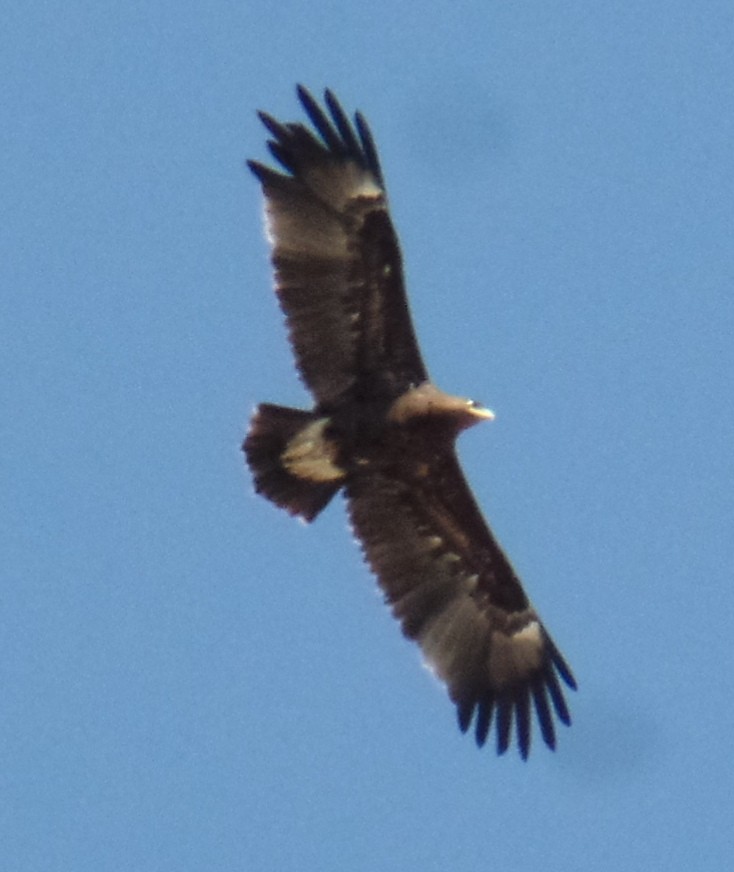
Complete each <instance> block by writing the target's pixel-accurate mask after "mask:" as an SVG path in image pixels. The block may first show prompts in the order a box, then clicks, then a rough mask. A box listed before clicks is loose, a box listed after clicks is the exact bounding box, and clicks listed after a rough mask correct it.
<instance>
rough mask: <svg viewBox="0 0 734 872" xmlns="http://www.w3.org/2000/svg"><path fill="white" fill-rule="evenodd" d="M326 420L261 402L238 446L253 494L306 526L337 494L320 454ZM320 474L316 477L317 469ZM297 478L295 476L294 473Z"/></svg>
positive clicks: (337, 480) (333, 475)
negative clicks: (240, 447)
mask: <svg viewBox="0 0 734 872" xmlns="http://www.w3.org/2000/svg"><path fill="white" fill-rule="evenodd" d="M325 423H327V422H326V419H323V418H322V419H320V418H319V417H318V416H317V415H315V414H314V413H313V412H304V411H302V410H301V409H289V408H286V407H285V406H275V405H272V404H271V403H263V404H262V405H260V406H258V407H257V409H256V410H255V414H254V415H253V416H252V421H251V422H250V429H249V431H248V433H247V438H246V439H245V441H244V443H243V444H242V450H243V451H244V452H245V457H246V458H247V464H248V466H249V467H250V469H251V471H252V474H253V477H254V479H255V490H256V491H257V492H258V493H259V494H262V495H263V496H265V497H267V498H268V499H269V500H271V501H272V502H274V503H275V504H276V505H277V506H280V507H281V508H282V509H285V510H286V511H287V512H288V513H289V514H291V515H297V516H300V517H301V518H303V519H304V520H306V521H312V520H313V519H314V518H315V517H316V515H318V514H319V512H320V511H321V510H322V509H323V508H324V507H325V506H326V504H327V503H328V502H329V500H330V499H331V498H332V497H333V496H334V494H335V493H336V492H337V491H338V490H339V488H340V487H341V485H342V479H341V477H340V476H339V475H338V472H339V471H338V470H336V468H335V467H333V466H330V465H329V457H328V451H327V452H325V453H326V457H325V459H322V458H321V455H320V451H321V449H322V447H323V449H326V448H327V445H326V443H325V442H324V441H323V436H322V433H323V427H324V424H325ZM322 468H323V469H325V470H326V474H323V473H322V474H321V475H319V474H318V472H319V471H320V470H321V469H322ZM299 473H300V474H299Z"/></svg>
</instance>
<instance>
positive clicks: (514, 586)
mask: <svg viewBox="0 0 734 872" xmlns="http://www.w3.org/2000/svg"><path fill="white" fill-rule="evenodd" d="M298 97H299V98H300V101H301V104H302V105H303V108H304V109H305V111H306V114H307V115H308V117H309V119H310V121H311V124H312V125H313V128H312V129H310V128H309V127H307V126H305V125H304V124H300V123H281V122H279V121H276V120H275V119H274V118H272V117H271V116H270V115H267V114H265V113H263V112H261V113H259V116H260V119H261V121H262V123H263V124H264V125H265V127H266V128H267V130H268V132H269V133H270V135H271V136H272V139H271V140H270V141H269V142H268V147H269V149H270V152H271V153H272V155H273V157H274V158H275V160H276V161H277V162H278V163H279V164H280V165H281V168H282V169H279V171H276V170H274V169H272V168H270V167H267V166H264V165H263V164H261V163H258V162H256V161H249V162H248V165H249V167H250V169H251V170H252V172H253V173H254V174H255V176H256V177H257V178H258V179H259V181H260V183H261V185H262V188H263V193H264V196H265V210H266V219H267V231H268V238H269V240H270V243H271V245H272V263H273V267H274V271H275V290H276V293H277V296H278V300H279V301H280V305H281V307H282V309H283V312H284V313H285V318H286V323H287V326H288V331H289V336H290V342H291V345H292V347H293V352H294V355H295V358H296V364H297V366H298V370H299V371H300V375H301V377H302V379H303V382H304V383H305V385H306V387H307V388H308V389H309V390H310V392H311V394H312V395H313V398H314V408H313V410H311V411H302V410H298V409H290V408H285V407H283V406H276V405H271V404H267V403H265V404H262V405H260V406H258V408H257V409H256V410H255V413H254V415H253V418H252V421H251V425H250V429H249V432H248V435H247V438H246V439H245V442H244V444H243V450H244V452H245V455H246V457H247V462H248V464H249V466H250V469H251V470H252V474H253V476H254V481H255V489H256V490H257V491H258V493H261V494H263V495H264V496H265V497H267V498H268V499H270V500H272V502H274V503H275V504H276V505H278V506H280V507H281V508H283V509H285V510H286V511H287V512H289V513H290V514H291V515H295V516H300V517H301V518H303V519H304V520H305V521H312V520H313V519H314V518H315V517H316V515H318V514H319V512H320V511H321V510H322V509H323V508H324V507H325V506H326V504H327V503H328V502H329V500H330V499H331V498H332V497H333V496H334V494H336V492H337V491H339V490H342V491H343V492H344V495H345V497H346V501H347V506H348V511H349V516H350V519H351V523H352V527H353V529H354V533H355V534H356V536H357V538H358V539H359V540H360V542H361V545H362V549H363V551H364V554H365V557H366V559H367V561H368V563H369V564H370V566H371V567H372V570H373V571H374V573H375V574H376V576H377V578H378V580H379V584H380V587H381V588H382V590H383V592H384V595H385V599H386V601H387V602H388V603H389V605H390V607H391V609H392V612H393V614H394V615H395V617H396V618H397V619H398V621H400V624H401V627H402V630H403V633H404V634H405V635H406V636H407V637H408V638H410V639H415V640H416V641H417V642H418V644H419V645H420V647H421V649H422V652H423V656H424V658H425V660H426V662H427V663H428V665H429V666H430V668H431V669H432V670H433V672H434V673H435V674H436V675H438V676H439V678H441V679H442V680H443V681H444V682H445V683H446V686H447V689H448V692H449V695H450V697H451V699H452V700H453V702H454V703H455V705H456V708H457V714H458V720H459V726H460V727H461V730H462V731H464V732H466V731H467V730H468V728H469V726H470V724H471V723H472V720H474V732H475V736H476V741H477V744H478V745H480V746H481V745H483V744H484V743H485V741H486V740H487V736H488V734H489V731H490V727H491V725H492V722H493V719H494V723H495V724H496V727H495V729H496V741H497V752H498V753H499V754H502V753H504V752H505V751H506V750H507V748H508V746H509V744H510V741H511V735H512V729H513V722H514V728H515V734H516V736H517V744H518V747H519V750H520V754H521V755H522V757H523V758H527V755H528V751H529V749H530V734H531V706H532V708H533V709H534V710H535V715H536V717H537V721H538V724H539V726H540V732H541V735H542V736H543V739H544V741H545V743H546V745H548V746H549V747H550V748H555V744H556V731H555V726H554V713H555V716H557V717H558V719H559V720H560V721H562V722H563V723H564V724H569V723H570V716H569V712H568V708H567V706H566V702H565V700H564V697H563V693H562V690H561V684H560V682H559V677H560V678H561V679H563V681H564V682H565V683H566V684H567V685H568V687H570V688H574V689H575V688H576V682H575V680H574V677H573V675H572V673H571V670H570V668H569V667H568V665H567V663H566V661H565V660H564V659H563V656H562V655H561V653H560V652H559V650H558V648H556V646H555V644H554V643H553V641H552V640H551V638H550V636H549V635H548V633H547V632H546V630H545V627H544V626H543V624H542V623H541V621H540V618H539V617H538V615H537V614H536V612H535V611H534V610H533V607H532V606H531V605H530V603H529V601H528V598H527V596H526V595H525V592H524V590H523V588H522V585H521V584H520V581H519V580H518V578H517V576H516V575H515V572H514V571H513V569H512V566H511V565H510V563H509V562H508V560H507V558H506V557H505V555H504V554H503V552H502V550H501V549H500V547H499V545H498V544H497V542H496V541H495V539H494V537H493V535H492V533H491V532H490V530H489V528H488V527H487V524H486V522H485V521H484V518H483V517H482V514H481V512H480V510H479V508H478V507H477V504H476V502H475V500H474V497H473V496H472V493H471V491H470V490H469V487H468V485H467V483H466V480H465V478H464V475H463V473H462V470H461V467H460V466H459V463H458V461H457V457H456V452H455V448H454V443H455V441H456V437H457V436H458V435H459V433H460V432H461V431H462V430H464V429H466V428H467V427H471V426H473V425H474V424H477V423H479V422H480V421H485V420H488V419H491V418H492V417H493V415H492V413H491V412H490V411H489V410H488V409H486V408H484V407H483V406H482V405H480V404H479V403H476V402H474V401H473V400H469V399H465V398H463V397H454V396H451V395H449V394H446V393H444V392H443V391H441V390H439V389H438V388H437V387H435V386H434V385H433V384H432V383H431V381H430V380H429V378H428V373H427V371H426V367H425V365H424V363H423V360H422V358H421V353H420V350H419V348H418V343H417V341H416V337H415V333H414V331H413V325H412V323H411V319H410V313H409V310H408V303H407V299H406V293H405V287H404V283H403V270H402V264H401V255H400V248H399V245H398V240H397V237H396V234H395V229H394V228H393V225H392V222H391V220H390V214H389V212H388V207H387V196H386V192H385V184H384V180H383V175H382V170H381V169H380V162H379V160H378V157H377V150H376V148H375V143H374V140H373V138H372V134H371V133H370V130H369V127H368V126H367V123H366V122H365V120H364V118H363V116H362V115H361V114H360V113H356V115H355V116H354V121H353V123H352V122H351V121H350V119H349V118H348V117H347V115H346V114H345V112H344V110H343V109H342V107H341V106H340V104H339V103H338V101H337V100H336V98H335V97H334V95H333V94H332V93H331V92H330V91H326V92H325V94H324V103H325V108H322V107H321V106H320V105H319V104H318V103H317V101H316V100H315V99H314V98H313V96H312V95H311V94H310V93H309V92H308V91H307V90H306V89H305V88H303V87H299V88H298ZM282 170H284V172H283V171H282Z"/></svg>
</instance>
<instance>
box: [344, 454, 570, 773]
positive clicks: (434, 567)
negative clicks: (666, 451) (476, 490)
mask: <svg viewBox="0 0 734 872" xmlns="http://www.w3.org/2000/svg"><path fill="white" fill-rule="evenodd" d="M346 494H347V498H348V501H349V512H350V516H351V520H352V524H353V527H354V531H355V533H356V535H357V536H358V538H359V539H360V540H361V542H362V547H363V550H364V553H365V556H366V558H367V560H368V562H369V563H370V564H371V566H372V569H373V570H374V572H375V573H376V575H377V577H378V580H379V583H380V586H381V588H382V589H383V591H384V593H385V598H386V600H387V601H388V602H389V603H390V605H391V607H392V611H393V614H394V615H395V617H396V618H398V620H399V621H400V623H401V625H402V629H403V632H404V633H405V635H406V636H408V637H409V638H411V639H415V640H416V641H417V642H418V643H419V644H420V646H421V649H422V651H423V654H424V657H425V659H426V661H427V662H428V664H429V665H430V666H431V668H432V669H433V671H434V672H435V673H436V674H437V675H438V676H439V677H440V678H441V679H442V680H443V681H444V682H445V683H446V685H447V687H448V691H449V694H450V696H451V699H452V700H453V702H454V703H455V704H456V706H457V710H458V718H459V725H460V727H461V729H462V730H463V731H466V730H467V729H468V728H469V725H470V724H471V721H472V719H473V718H474V716H475V715H476V721H475V734H476V740H477V743H478V744H479V745H483V744H484V742H485V741H486V739H487V736H488V733H489V730H490V726H491V722H492V718H493V716H494V717H496V723H497V727H496V731H497V750H498V752H499V753H503V752H504V751H506V750H507V748H508V746H509V743H510V739H511V733H512V723H513V719H514V723H515V732H516V735H517V742H518V746H519V749H520V753H521V754H522V756H523V757H527V754H528V751H529V748H530V733H531V729H530V725H531V704H532V706H533V707H534V709H535V713H536V716H537V720H538V723H539V725H540V731H541V734H542V736H543V739H544V740H545V743H546V744H547V745H548V746H549V747H551V748H554V747H555V727H554V723H553V712H555V715H556V716H557V717H558V719H559V720H561V721H562V722H563V723H565V724H569V723H570V716H569V712H568V708H567V706H566V702H565V700H564V698H563V693H562V691H561V686H560V683H559V680H558V677H559V676H560V677H561V678H562V679H563V681H564V682H565V683H566V684H567V685H568V686H569V687H571V688H575V687H576V682H575V680H574V678H573V675H572V673H571V670H570V669H569V667H568V665H567V664H566V661H565V660H564V659H563V657H562V655H561V654H560V652H559V651H558V649H557V648H556V646H555V645H554V643H553V641H552V640H551V638H550V636H549V635H548V633H547V632H546V630H545V628H544V627H543V625H542V623H541V622H540V620H539V618H538V616H537V614H536V613H535V611H534V610H533V608H532V607H531V605H530V603H529V602H528V599H527V597H526V596H525V593H524V591H523V589H522V586H521V585H520V582H519V580H518V579H517V576H516V575H515V573H514V571H513V569H512V567H511V566H510V564H509V562H508V560H507V558H506V557H505V555H504V554H503V552H502V550H501V549H500V547H499V545H498V544H497V543H496V541H495V539H494V537H493V536H492V534H491V532H490V530H489V529H488V527H487V524H486V522H485V521H484V519H483V517H482V515H481V513H480V511H479V509H478V507H477V505H476V502H475V501H474V498H473V496H472V494H471V492H470V490H469V487H468V485H467V483H466V481H465V479H464V476H463V473H462V471H461V468H460V466H459V463H458V461H457V459H456V455H455V453H454V451H453V449H451V448H447V449H442V450H440V451H439V452H431V451H425V452H420V451H419V452H418V453H412V454H410V455H401V456H397V455H390V456H386V457H378V456H376V455H375V456H373V457H371V458H368V459H366V461H365V462H363V464H362V471H359V469H358V470H357V471H356V472H355V473H354V475H353V476H352V477H351V479H350V481H349V484H348V485H347V488H346Z"/></svg>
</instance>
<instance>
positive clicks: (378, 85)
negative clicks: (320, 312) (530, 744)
mask: <svg viewBox="0 0 734 872" xmlns="http://www.w3.org/2000/svg"><path fill="white" fill-rule="evenodd" d="M0 42H1V43H2V45H0V80H1V81H2V82H3V86H2V92H3V93H2V96H1V97H0V104H1V105H2V128H1V131H0V143H1V145H0V149H1V160H0V174H2V204H3V216H4V220H3V226H2V231H0V248H1V251H0V367H1V369H2V373H3V378H2V386H1V388H0V390H1V394H0V406H1V407H2V410H3V411H2V416H1V417H0V434H1V438H2V452H1V458H2V459H1V461H0V463H1V465H2V487H1V489H0V501H1V505H2V525H1V526H0V553H1V555H2V567H3V570H2V588H1V594H0V700H1V702H0V796H1V797H2V799H1V801H0V845H2V848H1V849H0V851H1V853H2V855H3V859H2V861H1V862H0V865H2V868H3V869H8V870H13V872H51V870H54V872H55V870H58V872H70V870H73V872H87V870H89V872H106V870H135V872H148V870H150V872H153V870H176V872H188V870H204V869H205V870H208V872H219V870H247V872H250V870H251V872H259V870H266V872H269V870H278V872H304V870H317V872H332V870H333V872H336V870H339V872H343V870H344V869H348V870H350V872H372V870H381V872H393V870H395V872H398V870H400V872H404V870H412V869H420V870H422V872H445V870H448V869H461V870H469V872H474V870H477V872H478V870H486V869H490V868H491V869H512V870H513V872H527V870H537V869H538V868H539V867H540V868H543V869H548V870H556V869H559V870H560V869H562V870H564V872H575V870H584V872H587V870H589V869H604V870H611V872H616V870H620V872H623V870H624V872H628V870H633V869H645V870H656V869H665V870H670V872H676V870H686V872H693V870H699V869H700V870H714V869H724V868H727V866H728V864H730V863H731V860H732V857H733V856H734V827H733V826H732V795H733V793H734V771H733V770H734V764H732V750H731V739H732V735H733V734H734V686H733V685H734V678H733V676H734V654H733V653H732V633H731V621H732V616H734V585H733V575H734V505H733V503H734V497H733V495H732V492H733V490H734V487H733V483H732V477H733V475H732V474H733V473H734V463H733V456H734V402H733V396H734V393H733V385H732V372H733V370H734V336H733V334H734V330H733V328H734V181H733V179H734V149H733V146H732V143H733V142H734V91H733V89H732V82H734V50H733V45H734V10H733V7H732V5H731V2H730V0H721V2H707V0H702V2H699V3H695V4H694V3H690V2H665V3H663V2H660V0H657V2H650V3H647V4H639V3H618V4H608V3H604V4H602V3H589V2H561V3H553V4H548V3H546V2H540V0H533V2H520V3H512V4H507V3H501V4H500V3H487V2H486V0H482V2H466V3H455V4H448V3H437V2H432V3H415V4H407V3H405V4H399V3H394V2H390V3H387V2H382V0H376V2H373V3H353V4H352V3H345V2H322V0H312V2H309V3H304V2H300V3H297V2H293V0H285V2H281V3H278V4H275V3H271V2H267V3H266V2H263V0H254V2H250V3H247V2H236V3H235V2H207V3H192V2H182V3H173V2H170V0H169V2H153V3H151V2H128V3H125V4H121V3H110V2H97V3H91V2H81V0H70V2H68V3H65V4H61V5H60V4H56V3H40V2H29V3H25V4H16V5H15V6H8V7H7V8H6V9H5V10H4V13H3V28H2V34H1V35H0ZM297 81H302V82H303V83H304V84H306V85H308V86H309V87H311V88H312V89H314V90H315V91H317V90H320V89H321V88H322V87H323V86H324V85H329V86H330V87H332V88H333V89H334V90H335V91H336V93H337V94H338V95H339V97H340V98H341V100H342V101H343V103H344V104H345V106H346V107H347V108H349V109H350V110H351V109H353V108H355V107H359V108H361V109H362V110H363V111H364V113H365V114H366V116H367V117H368V119H369V120H370V122H371V124H372V127H373V129H374V132H375V136H376V138H377V142H378V145H379V148H380V153H381V157H382V162H383V166H384V170H385V173H386V177H387V182H388V187H389V192H390V196H391V203H392V208H393V213H394V217H395V220H396V223H397V225H398V229H399V233H400V236H401V239H402V243H403V249H404V255H405V260H406V269H407V276H408V281H409V288H410V294H411V303H412V308H413V311H414V314H415V319H416V322H417V326H418V330H419V335H420V337H421V341H422V345H423V350H424V353H425V357H426V360H427V362H428V365H429V368H430V370H431V373H432V375H433V377H434V379H435V381H436V382H438V383H439V384H440V385H441V386H442V387H444V388H445V389H446V390H450V391H452V392H457V393H463V394H468V395H470V396H473V397H476V398H477V399H481V400H483V401H484V402H486V403H487V404H488V405H490V406H491V407H492V408H493V409H494V410H495V411H496V413H497V419H496V421H494V422H493V423H491V424H487V425H484V426H482V427H477V428H475V429H474V430H472V431H471V432H470V433H468V434H466V435H465V436H464V437H463V438H462V441H461V454H462V459H463V462H464V465H465V467H466V470H467V475H468V476H469V478H470V481H471V482H472V484H473V487H474V490H475V493H476V495H477V497H478V499H479V501H480V503H481V505H482V506H483V508H484V510H485V511H486V514H487V516H488V518H489V520H490V522H491V524H492V526H493V528H494V530H495V531H496V533H497V535H498V537H499V538H500V540H501V542H502V543H503V545H504V547H505V549H506V550H507V552H508V553H509V555H510V557H511V559H512V560H513V562H514V564H515V566H516V568H517V570H518V572H519V573H520V574H521V576H522V578H523V579H524V581H525V584H526V587H527V589H528V591H529V593H530V595H531V597H532V598H533V600H534V602H535V604H536V605H537V607H538V608H539V610H540V611H541V613H542V615H543V617H544V619H545V621H546V623H547V625H548V627H549V629H550V631H551V632H552V634H553V635H554V637H555V639H556V641H557V642H558V644H559V646H560V647H561V648H562V650H563V651H564V653H565V654H566V656H567V658H568V659H569V662H570V663H571V664H572V666H573V668H574V670H575V672H576V675H577V677H578V679H579V685H580V690H579V692H578V694H573V695H571V698H570V703H571V705H572V711H573V716H574V725H573V727H572V728H571V729H563V728H561V730H560V737H559V750H558V752H557V753H556V754H552V753H550V752H548V751H547V750H545V749H544V748H542V747H540V746H539V745H538V744H537V743H536V747H535V748H534V751H533V753H532V754H531V758H530V760H529V761H528V762H527V763H525V764H523V763H522V761H521V760H520V759H519V757H518V756H517V754H516V753H514V752H513V753H511V754H508V755H507V756H506V757H505V758H501V759H497V758H496V757H495V755H494V753H493V751H492V749H491V748H486V749H484V750H483V751H479V750H477V749H476V747H474V745H473V742H472V740H471V738H469V737H463V736H461V735H460V733H459V732H458V730H457V728H456V726H455V720H454V712H453V707H452V706H451V705H450V703H449V702H448V700H447V698H446V696H445V694H444V691H443V689H442V688H441V687H440V686H439V685H438V684H437V683H436V682H435V681H434V680H433V679H432V678H431V677H430V675H429V674H428V673H427V672H426V671H425V670H424V669H422V668H421V665H420V660H419V655H418V652H417V650H416V649H415V648H414V647H413V646H411V645H409V644H408V643H407V642H405V641H404V640H403V639H402V637H401V636H400V633H399V630H398V628H397V625H396V624H395V623H394V622H393V621H392V619H391V618H390V616H389V614H388V612H387V610H386V609H385V608H384V606H383V605H382V604H381V601H380V598H379V596H378V594H377V592H376V585H375V583H374V581H373V579H372V578H371V576H370V575H369V573H368V571H367V569H366V568H365V567H364V566H363V565H362V563H361V560H360V556H359V552H358V549H357V547H356V546H355V544H354V543H353V542H352V541H351V539H350V536H349V534H348V530H347V525H346V520H345V515H344V510H343V506H342V505H340V504H339V502H337V503H335V504H334V506H333V507H330V508H329V509H328V511H327V512H326V513H325V515H324V516H323V517H321V518H319V519H318V521H317V522H316V523H315V524H314V525H313V526H312V527H306V526H304V525H301V524H299V523H297V522H295V521H293V520H292V519H290V518H289V517H287V516H286V515H285V514H284V513H281V512H278V511H277V510H275V509H274V508H273V507H271V506H270V505H269V504H267V503H266V502H265V501H264V500H262V499H260V498H257V497H256V496H254V495H253V493H252V491H251V487H250V483H249V480H248V477H247V475H246V474H245V470H244V467H243V463H242V458H241V455H240V453H239V443H240V441H241V439H242V436H243V433H244V430H245V427H246V422H247V419H248V417H249V414H250V411H251V408H252V407H253V405H254V404H255V403H256V402H258V401H260V400H271V401H275V402H281V403H291V404H302V405H303V404H306V403H307V397H306V395H305V393H304V391H303V390H302V388H301V387H300V386H299V384H298V381H297V378H296V375H295V372H294V370H293V365H292V362H291V357H290V352H289V349H288V347H287V344H286V338H285V333H284V330H283V327H282V323H281V317H280V315H279V313H278V311H277V309H276V305H275V302H274V298H273V294H272V291H271V280H270V271H269V267H268V263H267V253H266V246H265V241H264V236H263V232H262V224H261V201H260V192H259V189H258V187H257V185H256V183H255V180H254V179H253V178H251V177H250V176H249V174H248V173H247V172H246V170H245V168H244V160H245V158H247V157H255V158H260V159H262V158H264V157H265V156H266V151H265V148H264V144H263V143H264V132H263V130H262V128H261V126H260V124H259V123H258V121H257V119H256V117H255V114H254V112H255V110H256V109H258V108H264V109H267V110H268V111H270V112H271V113H273V114H275V115H276V116H278V117H282V118H285V119H290V120H292V119H294V118H300V117H301V110H300V108H299V107H298V105H297V102H296V99H295V96H294V92H293V86H294V83H295V82H297Z"/></svg>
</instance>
